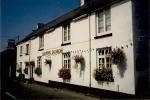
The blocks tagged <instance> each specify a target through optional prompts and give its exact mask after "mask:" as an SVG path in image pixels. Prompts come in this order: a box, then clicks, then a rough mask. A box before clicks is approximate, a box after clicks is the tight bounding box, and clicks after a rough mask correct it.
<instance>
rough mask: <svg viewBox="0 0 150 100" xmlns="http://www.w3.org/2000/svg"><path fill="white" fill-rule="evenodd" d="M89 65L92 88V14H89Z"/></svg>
mask: <svg viewBox="0 0 150 100" xmlns="http://www.w3.org/2000/svg"><path fill="white" fill-rule="evenodd" d="M89 67H90V80H89V87H90V88H91V23H90V14H89Z"/></svg>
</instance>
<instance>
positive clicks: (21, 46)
mask: <svg viewBox="0 0 150 100" xmlns="http://www.w3.org/2000/svg"><path fill="white" fill-rule="evenodd" d="M22 48H23V47H22V46H20V56H22Z"/></svg>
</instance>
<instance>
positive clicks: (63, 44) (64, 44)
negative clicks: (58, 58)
mask: <svg viewBox="0 0 150 100" xmlns="http://www.w3.org/2000/svg"><path fill="white" fill-rule="evenodd" d="M70 44H71V42H68V43H62V44H61V46H66V45H70Z"/></svg>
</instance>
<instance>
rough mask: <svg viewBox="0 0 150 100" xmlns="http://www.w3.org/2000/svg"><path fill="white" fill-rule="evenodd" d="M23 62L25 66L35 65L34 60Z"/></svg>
mask: <svg viewBox="0 0 150 100" xmlns="http://www.w3.org/2000/svg"><path fill="white" fill-rule="evenodd" d="M25 64H26V66H30V65H31V66H35V61H26V62H25Z"/></svg>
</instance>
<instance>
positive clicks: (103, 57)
mask: <svg viewBox="0 0 150 100" xmlns="http://www.w3.org/2000/svg"><path fill="white" fill-rule="evenodd" d="M110 53H111V47H106V48H98V49H97V66H98V67H99V68H102V67H105V68H111V65H112V63H111V54H110Z"/></svg>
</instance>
